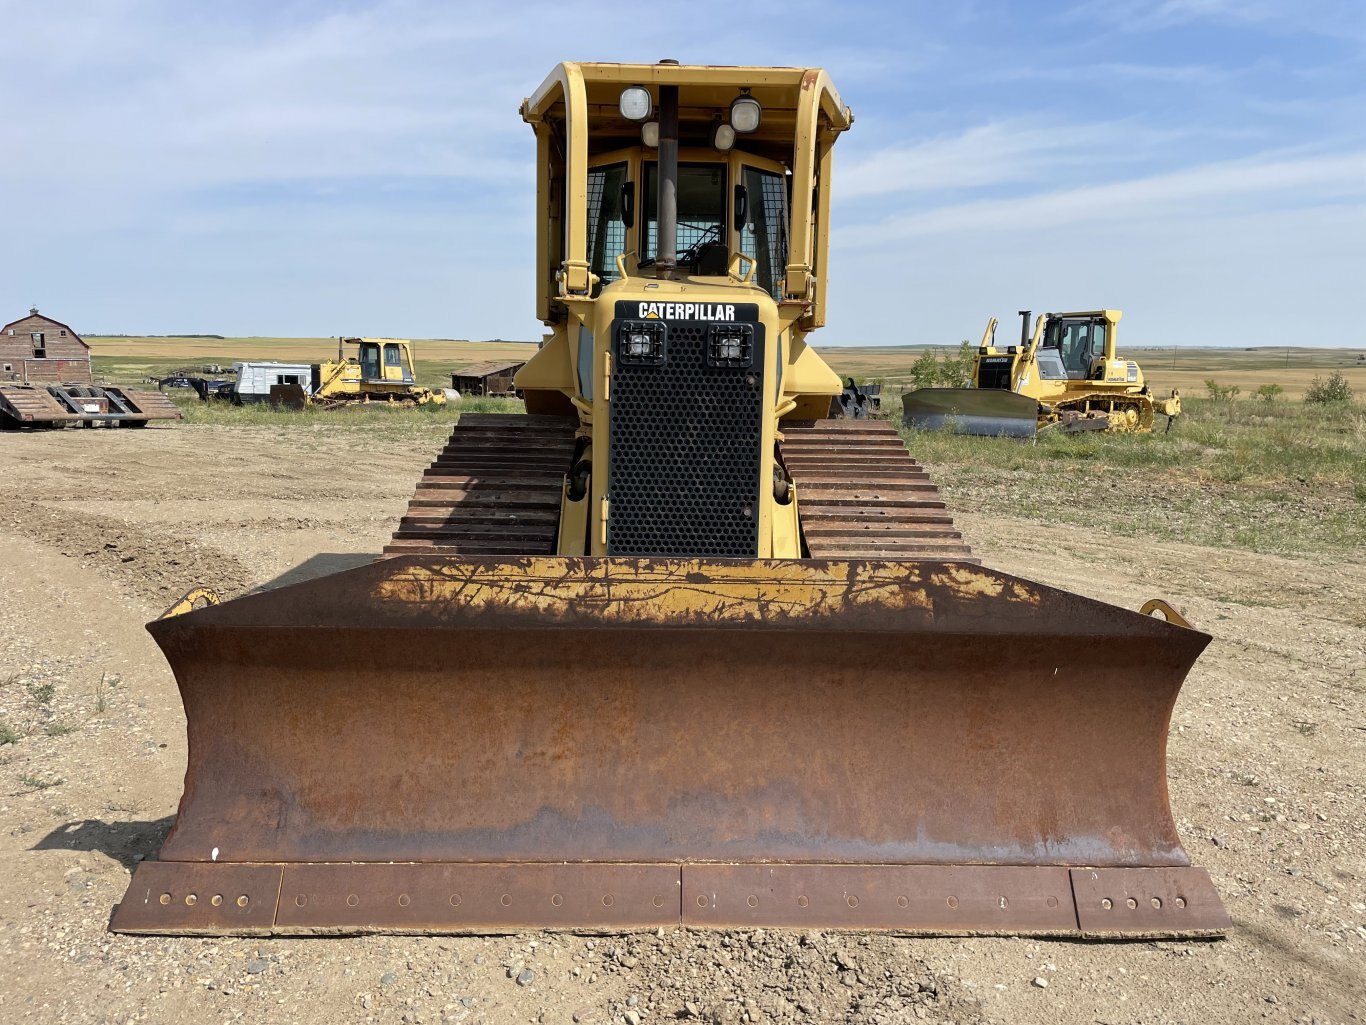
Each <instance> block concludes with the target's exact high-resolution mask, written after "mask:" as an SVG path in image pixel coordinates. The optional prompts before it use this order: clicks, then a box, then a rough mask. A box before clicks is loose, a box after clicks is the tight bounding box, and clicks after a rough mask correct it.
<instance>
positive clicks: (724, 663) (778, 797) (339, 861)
mask: <svg viewBox="0 0 1366 1025" xmlns="http://www.w3.org/2000/svg"><path fill="white" fill-rule="evenodd" d="M149 629H150V630H151V632H152V634H153V635H154V637H155V638H156V640H157V643H158V644H160V646H161V647H162V650H163V651H164V652H165V653H166V656H167V658H168V659H169V661H170V664H171V666H172V668H173V669H174V671H175V675H176V679H177V681H178V683H179V686H180V691H181V695H182V698H183V701H184V705H185V711H186V718H187V722H188V735H189V765H188V769H187V772H186V778H185V793H184V797H183V798H182V800H181V803H180V810H179V815H178V817H177V820H176V823H175V826H174V828H173V829H172V830H171V832H170V834H169V836H168V837H167V839H166V842H165V845H164V846H163V848H162V850H161V853H160V860H158V861H152V862H144V863H142V864H140V865H139V866H138V867H137V870H136V872H135V874H134V876H133V879H132V882H131V884H130V886H129V890H128V893H127V895H126V896H125V898H124V900H123V902H122V903H121V904H120V905H119V907H118V909H117V910H116V912H115V914H114V917H113V921H112V928H113V929H114V930H116V931H120V932H145V933H208V934H254V933H261V934H266V933H287V934H293V933H319V932H364V931H391V932H461V931H479V932H497V931H508V930H512V929H517V928H524V927H537V928H539V927H564V928H574V929H590V930H591V929H601V930H621V929H626V928H634V927H641V926H651V927H653V926H656V925H678V924H683V925H693V926H756V925H765V926H770V925H773V926H791V927H798V928H800V927H815V928H877V929H888V930H895V931H898V932H907V933H914V932H1003V933H1035V932H1037V933H1050V934H1097V935H1105V934H1113V935H1177V934H1183V935H1192V934H1194V935H1199V934H1207V933H1211V932H1217V931H1218V930H1220V929H1222V928H1224V927H1225V926H1226V925H1227V924H1228V917H1227V915H1226V914H1225V913H1224V910H1223V907H1222V905H1221V904H1220V903H1219V898H1218V896H1217V895H1216V894H1215V892H1214V889H1213V887H1212V885H1211V883H1210V880H1209V877H1208V876H1207V875H1206V873H1205V872H1204V871H1203V870H1201V869H1197V868H1192V867H1190V862H1189V859H1188V858H1187V856H1186V854H1185V852H1184V851H1183V850H1182V848H1181V844H1180V840H1179V838H1178V836H1177V833H1176V828H1175V825H1174V823H1173V820H1172V815H1171V811H1170V809H1169V807H1168V803H1167V788H1166V774H1165V752H1166V740H1167V725H1168V721H1169V718H1170V716H1171V712H1172V706H1173V703H1174V702H1175V700H1176V697H1177V693H1178V691H1179V689H1180V687H1181V683H1182V681H1183V680H1184V678H1185V676H1186V673H1187V671H1188V670H1189V668H1190V666H1191V664H1192V662H1193V661H1194V659H1195V658H1196V656H1197V655H1198V654H1199V653H1200V651H1201V650H1202V649H1203V648H1204V646H1205V645H1206V643H1207V642H1208V641H1209V637H1208V636H1207V635H1206V634H1203V633H1200V632H1198V631H1195V630H1191V629H1187V628H1183V627H1181V626H1178V625H1176V624H1174V623H1168V622H1164V621H1162V620H1159V619H1156V618H1149V617H1145V616H1141V615H1139V614H1138V613H1134V612H1129V611H1125V610H1123V609H1119V608H1116V607H1113V606H1109V605H1106V604H1103V603H1100V602H1096V601H1092V600H1089V599H1086V598H1082V597H1080V596H1077V595H1074V594H1069V593H1067V592H1063V591H1059V590H1055V589H1052V588H1049V587H1045V586H1042V585H1039V584H1036V583H1031V582H1029V581H1026V580H1021V579H1018V578H1015V577H1011V576H1008V575H1006V574H1003V573H998V572H994V571H991V570H986V569H982V568H980V567H978V566H973V565H967V564H961V563H945V562H916V561H902V562H876V561H849V562H844V561H833V560H789V561H758V562H753V561H740V560H734V561H725V560H710V561H706V560H687V559H626V558H562V557H526V558H517V559H511V560H507V559H497V558H487V559H462V558H455V557H443V556H431V555H427V556H403V557H397V558H393V559H390V560H387V561H385V562H381V563H376V564H374V565H370V566H365V567H361V568H358V569H354V570H350V571H348V572H346V573H342V574H338V575H335V576H332V577H327V578H323V579H317V580H311V581H307V582H303V583H299V584H295V585H292V586H288V587H282V588H280V589H278V590H273V591H265V592H261V593H257V594H253V595H249V596H247V597H243V598H239V599H237V600H235V601H231V602H227V603H224V604H222V605H218V606H214V607H210V608H205V609H202V610H198V611H194V612H190V613H187V614H185V615H182V616H177V617H175V618H172V619H166V620H161V621H158V622H156V623H153V624H151V626H150V627H149ZM870 651H875V652H877V653H878V655H879V658H878V659H877V660H876V661H877V663H878V665H877V666H876V667H874V668H870V659H869V657H868V653H869V652H870Z"/></svg>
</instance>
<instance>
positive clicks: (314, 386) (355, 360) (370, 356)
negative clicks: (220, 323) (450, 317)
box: [239, 338, 446, 409]
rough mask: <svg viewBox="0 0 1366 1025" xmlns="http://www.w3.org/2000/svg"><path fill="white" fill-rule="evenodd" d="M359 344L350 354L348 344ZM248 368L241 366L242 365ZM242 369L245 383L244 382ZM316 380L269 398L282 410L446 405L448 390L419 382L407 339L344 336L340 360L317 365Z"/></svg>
mask: <svg viewBox="0 0 1366 1025" xmlns="http://www.w3.org/2000/svg"><path fill="white" fill-rule="evenodd" d="M347 345H354V346H355V347H356V354H355V355H354V356H347V355H346V354H345V353H344V351H343V346H347ZM240 366H242V364H239V367H240ZM242 376H243V375H242V374H241V372H240V371H239V381H240V380H241V378H242ZM309 376H310V380H309V381H308V383H307V385H305V383H304V382H303V381H293V380H291V381H290V382H289V383H279V384H272V385H270V386H269V387H270V391H269V399H270V401H271V402H272V403H275V404H277V405H282V406H293V407H296V408H302V407H304V406H307V405H313V406H321V407H323V408H324V409H336V408H339V407H341V406H348V405H353V404H355V403H358V402H359V403H369V402H382V403H388V404H396V403H397V404H403V405H418V406H426V405H437V406H439V405H444V404H445V402H446V393H445V391H444V390H440V389H435V390H434V389H431V388H424V387H423V386H422V385H419V384H417V381H416V378H417V372H416V368H415V365H414V363H413V343H412V342H410V341H408V340H406V339H403V338H338V339H337V358H336V359H335V360H324V361H323V362H321V363H315V364H313V365H312V367H311V374H310V375H309Z"/></svg>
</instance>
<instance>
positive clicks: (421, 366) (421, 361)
mask: <svg viewBox="0 0 1366 1025" xmlns="http://www.w3.org/2000/svg"><path fill="white" fill-rule="evenodd" d="M85 340H86V342H88V343H89V344H90V349H91V354H92V356H93V361H94V367H93V369H94V372H95V377H96V380H101V381H105V382H107V383H109V384H136V383H137V382H139V381H141V380H143V378H146V377H152V376H165V375H166V374H168V373H169V372H170V371H172V370H176V369H179V368H181V367H196V366H202V365H204V364H210V363H217V364H219V365H220V366H225V367H231V365H232V364H233V362H234V361H236V360H281V361H284V362H297V363H317V362H320V361H322V360H329V359H336V358H337V340H336V339H335V338H175V337H134V336H130V337H123V336H117V337H99V336H96V337H92V338H87V339H85ZM535 352H536V345H535V343H533V342H467V341H458V340H452V339H444V338H440V339H433V338H429V339H419V340H416V341H414V342H413V361H414V363H415V364H416V366H415V369H416V371H417V381H418V383H419V384H422V385H426V386H427V387H428V388H449V387H450V384H451V372H452V371H453V370H459V369H460V368H462V367H467V366H469V365H470V364H471V363H483V362H486V361H489V360H507V361H509V362H510V361H513V360H526V359H530V358H531V356H532V355H533V354H534V353H535ZM349 355H351V356H353V357H354V356H355V347H354V346H351V347H350V352H349Z"/></svg>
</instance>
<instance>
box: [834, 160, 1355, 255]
mask: <svg viewBox="0 0 1366 1025" xmlns="http://www.w3.org/2000/svg"><path fill="white" fill-rule="evenodd" d="M1251 197H1261V198H1262V199H1263V200H1268V199H1270V198H1274V200H1275V204H1276V205H1285V204H1291V205H1318V204H1321V203H1326V202H1331V201H1335V200H1340V199H1343V198H1349V199H1353V200H1356V201H1359V202H1362V203H1366V150H1358V151H1352V152H1346V153H1332V154H1322V155H1316V156H1302V157H1290V158H1276V157H1271V158H1267V157H1263V158H1254V159H1249V160H1232V161H1225V162H1222V163H1216V164H1207V165H1204V166H1197V167H1193V168H1189V169H1186V170H1181V171H1173V172H1169V173H1165V174H1156V175H1150V176H1148V177H1144V178H1136V179H1132V180H1128V181H1118V182H1111V183H1108V184H1104V185H1088V186H1082V187H1079V188H1072V189H1064V190H1060V191H1053V192H1045V193H1040V194H1036V195H1028V196H1018V197H1012V198H1009V199H989V200H978V201H975V202H968V203H959V204H953V205H947V206H941V207H937V208H931V209H926V210H922V211H919V212H915V213H908V214H902V215H900V216H895V217H890V218H886V219H884V220H882V221H879V222H877V223H871V224H862V225H859V226H856V227H850V228H846V229H844V230H838V231H837V232H836V233H834V234H832V241H833V242H834V243H835V244H837V245H856V246H868V245H876V244H879V243H884V242H888V241H891V240H894V239H904V238H911V237H921V236H927V235H943V234H953V233H962V232H993V231H1000V230H1023V229H1035V228H1048V227H1053V226H1058V225H1075V224H1086V225H1091V226H1093V227H1094V228H1095V229H1096V230H1097V231H1098V232H1099V231H1103V230H1104V229H1105V226H1106V225H1108V224H1112V223H1114V222H1115V221H1117V220H1124V219H1145V218H1151V217H1155V216H1161V217H1176V216H1180V215H1182V214H1183V213H1188V212H1201V213H1203V212H1206V211H1208V210H1210V209H1212V208H1228V207H1230V206H1235V205H1238V204H1240V203H1242V202H1243V201H1245V200H1247V199H1249V198H1251Z"/></svg>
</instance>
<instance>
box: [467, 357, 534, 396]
mask: <svg viewBox="0 0 1366 1025" xmlns="http://www.w3.org/2000/svg"><path fill="white" fill-rule="evenodd" d="M524 366H526V361H525V360H523V361H522V362H520V363H475V364H474V365H473V366H468V367H465V368H464V369H463V370H457V371H456V372H455V373H453V374H451V387H452V388H454V389H455V390H456V391H458V392H459V393H460V394H461V395H515V394H516V390H515V389H514V388H513V387H512V378H513V377H514V376H515V375H516V373H517V371H519V370H521V369H522V367H524Z"/></svg>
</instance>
